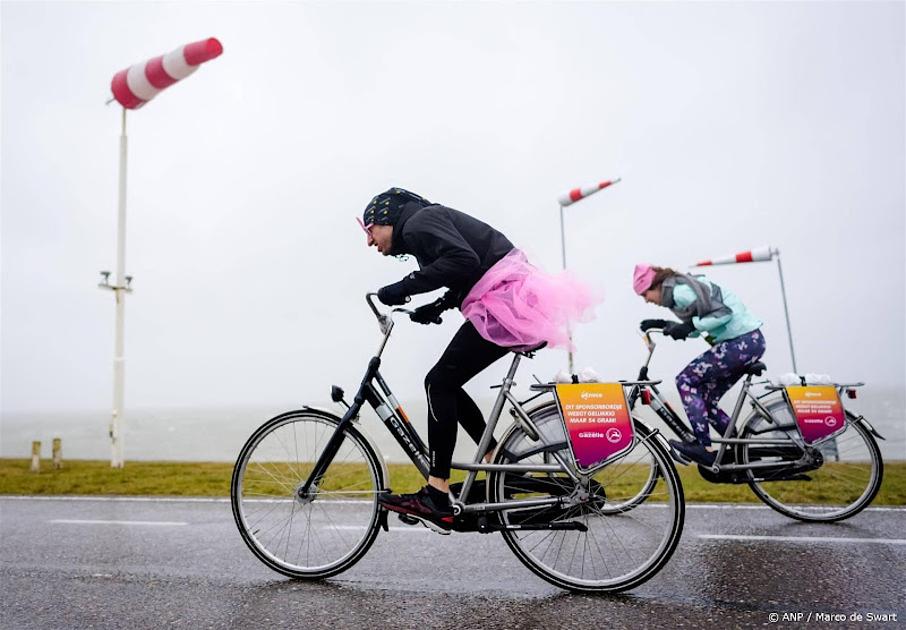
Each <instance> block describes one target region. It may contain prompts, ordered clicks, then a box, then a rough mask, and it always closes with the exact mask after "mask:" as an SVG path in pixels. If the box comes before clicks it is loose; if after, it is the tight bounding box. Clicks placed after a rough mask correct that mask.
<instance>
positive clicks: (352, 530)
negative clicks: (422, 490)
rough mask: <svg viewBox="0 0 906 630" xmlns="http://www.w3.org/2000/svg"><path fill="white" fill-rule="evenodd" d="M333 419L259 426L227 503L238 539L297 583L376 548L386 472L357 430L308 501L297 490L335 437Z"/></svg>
mask: <svg viewBox="0 0 906 630" xmlns="http://www.w3.org/2000/svg"><path fill="white" fill-rule="evenodd" d="M338 423H339V420H338V418H336V417H335V416H332V415H330V414H327V413H324V412H318V411H315V410H311V409H306V410H303V411H291V412H288V413H285V414H282V415H280V416H277V417H275V418H273V419H271V420H268V421H267V422H266V423H264V424H263V425H262V426H261V428H259V429H258V430H257V431H256V432H255V433H254V434H253V435H252V436H251V437H250V438H249V439H248V441H247V442H246V444H245V446H244V447H243V448H242V451H241V452H240V454H239V458H238V460H237V461H236V465H235V467H234V469H233V477H232V482H231V484H230V501H231V503H232V507H233V517H234V518H235V520H236V525H237V526H238V527H239V532H240V534H241V535H242V539H243V540H244V541H245V543H246V544H247V545H248V547H249V549H251V550H252V553H254V554H255V556H257V557H258V558H259V559H260V560H261V561H262V562H264V564H266V565H267V566H269V567H270V568H272V569H273V570H275V571H278V572H280V573H282V574H284V575H288V576H290V577H294V578H302V579H320V578H325V577H329V576H331V575H336V574H337V573H339V572H341V571H344V570H345V569H348V568H349V567H350V566H352V565H353V564H354V563H355V562H357V561H358V560H359V559H360V558H361V557H362V556H363V555H364V554H365V552H366V551H368V548H369V547H370V546H371V544H372V543H373V542H374V539H375V537H376V536H377V533H378V529H379V525H380V523H379V517H380V513H381V509H380V507H379V506H378V503H377V497H378V494H379V493H380V492H381V491H382V489H383V488H384V478H383V468H382V467H381V466H380V465H379V463H378V462H379V461H380V460H379V459H378V456H377V454H376V453H375V452H374V449H372V447H371V445H370V444H369V443H368V441H367V440H366V439H365V438H364V436H362V434H361V433H359V432H358V431H357V430H356V429H355V428H354V427H351V426H350V427H347V428H346V429H345V430H344V435H343V442H342V444H341V445H340V449H339V451H338V452H337V454H336V456H335V457H334V459H333V461H332V462H331V463H330V465H329V466H328V468H327V470H326V472H325V473H324V475H323V476H321V478H320V479H317V480H316V481H315V483H313V484H312V486H311V489H310V491H309V492H308V493H307V495H305V496H300V492H299V489H300V488H301V487H302V486H303V484H304V483H305V482H306V480H308V478H309V476H310V474H311V472H312V470H313V468H314V465H315V462H317V460H318V457H319V456H320V454H321V452H322V451H323V450H324V447H325V445H326V444H327V442H328V441H329V440H330V438H331V436H333V434H334V433H335V431H336V429H337V425H338Z"/></svg>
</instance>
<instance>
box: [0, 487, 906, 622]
mask: <svg viewBox="0 0 906 630" xmlns="http://www.w3.org/2000/svg"><path fill="white" fill-rule="evenodd" d="M82 521H92V522H82ZM97 521H131V522H132V523H131V524H122V523H118V522H113V523H109V522H108V523H104V522H97ZM390 523H391V531H390V532H389V533H386V532H381V534H380V535H379V536H378V539H377V541H376V542H375V544H374V546H373V547H372V548H371V550H370V551H369V552H368V554H367V555H366V556H365V558H364V559H363V560H362V561H361V562H359V563H358V564H357V565H356V566H354V567H353V568H352V569H350V570H349V571H347V572H346V573H343V574H341V575H340V576H338V577H335V578H332V579H330V580H327V581H324V582H320V583H303V582H296V581H292V580H289V579H285V578H283V577H282V576H280V575H279V574H276V573H273V572H272V571H270V570H269V569H268V568H266V567H265V566H264V565H262V564H261V563H260V562H259V561H258V560H257V559H256V558H255V557H254V556H252V554H251V553H250V552H249V551H248V549H247V548H246V547H245V545H244V543H243V542H242V540H241V539H240V537H239V534H238V532H237V530H236V527H235V525H234V523H233V519H232V515H231V512H230V507H229V504H228V503H227V502H225V501H187V500H174V501H160V500H107V501H99V500H91V499H88V500H71V499H70V500H38V499H12V498H0V559H2V565H0V593H2V601H3V608H2V612H0V627H2V628H4V629H6V628H10V629H13V628H14V629H17V630H18V629H25V628H158V627H188V626H192V627H203V628H207V627H211V628H229V627H237V628H239V627H242V628H257V627H300V628H301V627H305V628H319V627H332V628H359V627H381V626H390V627H400V628H477V627H486V628H565V627H568V628H588V627H592V628H598V627H607V628H623V627H625V628H630V627H631V628H638V627H665V628H676V627H701V626H703V625H704V624H716V627H719V628H725V627H760V626H787V627H788V626H790V625H794V624H793V623H784V622H783V615H785V614H786V615H787V619H794V617H790V616H789V615H794V614H797V613H803V616H802V620H801V622H799V623H795V625H803V624H805V622H806V618H807V617H806V616H807V615H809V613H811V617H810V618H809V621H808V623H807V624H806V625H818V626H834V627H847V626H850V627H865V626H866V623H865V620H866V619H868V615H869V613H875V614H878V613H887V614H891V613H893V614H896V615H897V621H895V622H894V621H891V622H888V623H875V624H870V625H871V626H873V627H897V626H899V625H901V624H902V623H903V621H904V620H906V604H904V600H906V587H904V576H906V528H904V524H906V510H896V509H870V510H868V511H866V512H863V513H862V514H860V515H858V516H856V517H854V518H853V519H851V520H849V521H846V522H844V523H840V524H836V525H814V524H805V523H797V522H794V521H791V520H789V519H787V518H785V517H783V516H781V515H779V514H776V513H774V512H772V511H770V510H769V509H767V508H763V507H761V506H748V507H747V506H737V507H719V506H703V505H690V506H689V507H688V509H687V512H686V527H685V531H684V534H683V539H682V541H681V542H680V545H679V547H678V549H677V551H676V553H675V554H674V556H673V558H672V559H671V561H670V563H669V564H668V565H667V566H666V567H665V568H664V569H663V570H662V571H661V572H660V573H659V574H658V575H656V576H655V577H654V578H652V579H651V580H650V581H648V582H647V583H645V584H644V585H642V586H640V587H639V588H637V589H635V590H634V591H631V592H629V593H627V594H623V595H617V596H613V595H612V596H587V595H573V594H569V593H565V592H563V591H561V590H559V589H557V588H555V587H553V586H550V585H549V584H547V583H546V582H544V581H542V580H541V579H540V578H537V577H535V575H533V574H532V573H531V572H529V571H528V569H526V568H525V567H523V566H522V564H520V562H519V561H518V560H517V559H516V558H515V556H513V555H512V553H511V552H510V550H509V549H508V547H507V546H506V544H505V543H504V541H503V540H502V538H500V536H499V535H496V534H494V535H480V534H454V535H452V536H439V535H437V534H434V533H431V532H429V531H428V530H425V529H423V528H420V527H419V528H409V527H406V526H404V525H402V524H401V523H399V522H398V521H395V520H394V519H391V521H390ZM711 536H718V538H712V537H711ZM722 536H729V537H730V538H721V537H722ZM757 537H765V538H757ZM781 537H782V538H781ZM830 539H836V540H830ZM841 539H843V540H841ZM878 539H885V540H886V541H885V542H879V541H878ZM871 541H874V542H871ZM771 613H776V614H778V615H780V616H781V620H780V622H779V623H772V619H771ZM819 614H827V615H843V616H844V618H846V621H845V622H841V621H838V619H839V617H829V618H828V617H821V616H819ZM853 614H861V615H862V616H863V622H862V623H857V622H855V621H850V620H849V618H850V616H851V615H853Z"/></svg>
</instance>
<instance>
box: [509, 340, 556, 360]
mask: <svg viewBox="0 0 906 630" xmlns="http://www.w3.org/2000/svg"><path fill="white" fill-rule="evenodd" d="M546 345H547V342H546V341H542V342H541V343H539V344H535V345H534V346H511V347H510V352H515V353H516V354H521V355H522V356H524V357H531V356H532V355H533V354H534V353H536V352H538V351H539V350H540V349H541V348H543V347H544V346H546Z"/></svg>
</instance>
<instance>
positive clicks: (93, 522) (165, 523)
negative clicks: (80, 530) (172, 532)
mask: <svg viewBox="0 0 906 630" xmlns="http://www.w3.org/2000/svg"><path fill="white" fill-rule="evenodd" d="M47 522H48V523H62V524H65V525H158V526H161V527H178V526H180V525H188V523H184V522H182V521H101V520H82V519H76V518H56V519H53V520H52V521H47Z"/></svg>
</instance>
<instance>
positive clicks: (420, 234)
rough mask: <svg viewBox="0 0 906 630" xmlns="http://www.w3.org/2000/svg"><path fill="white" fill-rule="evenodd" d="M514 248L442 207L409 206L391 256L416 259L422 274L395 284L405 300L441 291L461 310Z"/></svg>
mask: <svg viewBox="0 0 906 630" xmlns="http://www.w3.org/2000/svg"><path fill="white" fill-rule="evenodd" d="M512 249H513V244H512V243H511V242H510V241H509V239H508V238H507V237H506V236H504V235H503V234H501V233H500V232H498V231H497V230H495V229H494V228H492V227H491V226H490V225H488V224H487V223H482V222H481V221H479V220H478V219H476V218H474V217H470V216H469V215H467V214H465V213H463V212H459V211H458V210H453V209H452V208H447V207H445V206H441V205H433V206H426V207H419V206H417V205H416V204H409V205H408V206H407V207H406V208H404V209H403V212H402V214H401V215H400V218H399V220H398V221H397V222H396V225H394V226H393V240H392V243H391V250H390V253H391V254H393V255H394V256H398V255H400V254H412V255H413V256H415V259H416V260H417V261H418V266H419V270H418V271H414V272H412V273H410V274H409V275H408V276H406V277H405V278H403V279H402V280H401V281H400V282H398V283H396V284H397V287H398V289H399V290H400V291H401V292H402V293H404V294H405V295H415V294H418V293H427V292H429V291H433V290H435V289H439V288H440V287H448V288H449V289H450V292H449V293H448V294H447V295H446V296H445V300H444V301H445V302H447V304H448V305H449V306H450V307H453V306H459V305H460V304H461V303H462V301H463V299H465V297H466V295H467V294H468V293H469V291H470V290H471V289H472V287H473V286H475V283H476V282H478V281H479V280H480V279H481V277H482V276H483V275H484V274H485V272H486V271H487V270H488V269H490V268H491V267H493V266H494V265H495V264H496V263H497V262H498V261H499V260H500V259H501V258H503V257H504V256H506V255H507V254H508V253H509V252H510V251H511V250H512Z"/></svg>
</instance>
